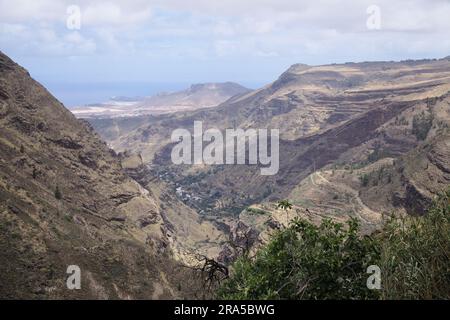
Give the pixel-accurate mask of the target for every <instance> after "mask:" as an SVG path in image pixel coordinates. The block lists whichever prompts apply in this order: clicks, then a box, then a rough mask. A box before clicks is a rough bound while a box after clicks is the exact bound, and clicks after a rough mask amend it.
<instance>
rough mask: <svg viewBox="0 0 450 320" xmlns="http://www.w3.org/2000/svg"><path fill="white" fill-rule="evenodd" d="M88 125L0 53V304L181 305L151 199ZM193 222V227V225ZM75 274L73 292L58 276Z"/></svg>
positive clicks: (180, 273) (185, 286) (183, 284)
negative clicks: (166, 301) (72, 268)
mask: <svg viewBox="0 0 450 320" xmlns="http://www.w3.org/2000/svg"><path fill="white" fill-rule="evenodd" d="M120 160H121V159H120V158H119V157H118V156H117V155H116V154H115V152H114V151H113V150H111V149H109V148H108V147H107V145H106V143H104V142H103V141H101V139H100V138H99V137H98V136H97V134H96V133H95V132H94V131H93V130H92V129H91V127H90V126H89V124H87V123H86V122H84V121H80V120H77V119H76V118H75V117H74V116H73V115H72V114H71V112H69V111H68V110H66V109H65V108H64V106H63V105H62V104H61V103H60V102H58V101H57V100H56V99H55V98H54V97H52V96H51V94H50V93H49V92H48V91H47V90H46V89H45V88H44V87H42V86H41V85H40V84H39V83H37V82H36V81H34V80H33V79H32V78H31V77H30V75H29V74H28V72H27V71H26V70H25V69H23V68H22V67H20V66H18V65H17V64H15V63H14V62H13V61H12V60H10V59H9V58H8V57H7V56H5V55H4V54H3V53H0V228H1V232H0V297H1V298H29V299H35V298H41V299H42V298H53V299H54V298H58V299H60V298H77V299H79V298H83V299H85V298H96V299H117V298H118V299H128V298H149V299H150V298H151V299H161V298H182V297H195V296H196V295H197V293H198V292H200V291H199V290H196V288H197V287H196V285H197V282H196V280H195V278H194V277H193V276H192V274H190V271H188V269H186V268H185V267H183V266H182V265H181V264H180V263H179V262H177V261H176V260H175V259H174V258H173V257H174V254H173V251H172V247H171V240H170V236H171V235H170V232H173V231H174V230H173V228H172V229H171V227H170V225H171V222H170V221H169V220H168V219H167V218H166V215H167V214H166V213H164V209H162V207H161V205H160V201H159V199H158V195H157V194H156V193H153V192H151V191H149V190H146V189H144V188H143V187H142V186H141V185H139V184H138V183H137V182H136V181H134V180H133V179H132V178H130V177H129V176H127V175H126V174H125V172H124V170H123V169H122V165H121V162H120ZM195 222H197V221H193V222H192V223H191V224H194V223H195ZM69 265H78V266H79V267H80V268H81V279H82V283H81V287H82V288H81V290H68V289H67V287H66V279H67V277H68V275H67V274H66V269H67V267H68V266H69Z"/></svg>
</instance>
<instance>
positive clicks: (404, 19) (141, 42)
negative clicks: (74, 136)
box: [0, 0, 450, 106]
mask: <svg viewBox="0 0 450 320" xmlns="http://www.w3.org/2000/svg"><path fill="white" fill-rule="evenodd" d="M449 34H450V0H396V1H393V0H369V1H366V0H354V1H349V0H305V1H301V0H220V1H218V0H189V1H187V0H147V1H145V0H104V1H103V0H97V1H92V0H91V1H87V0H14V1H11V0H0V50H1V51H2V52H4V53H6V54H7V55H9V56H10V57H11V58H12V59H13V60H15V61H16V62H18V63H19V64H21V65H22V66H24V67H25V68H27V69H28V71H29V72H30V73H31V75H32V77H33V78H35V79H36V80H38V81H40V82H41V83H43V84H44V85H45V86H46V87H47V88H48V89H49V90H50V91H51V92H52V93H53V94H54V95H55V96H56V97H57V98H59V99H60V100H61V101H62V102H63V103H65V104H66V105H67V106H74V105H79V104H86V103H94V102H100V101H103V100H105V99H107V98H108V97H110V96H114V95H119V96H143V95H151V94H154V93H156V92H159V91H173V90H178V89H182V88H184V87H186V86H188V85H189V84H191V83H202V82H223V81H234V82H238V83H240V84H243V85H246V86H248V87H251V88H257V87H260V86H262V85H264V84H267V83H270V82H272V81H274V80H275V79H276V78H277V77H278V76H279V75H280V74H281V73H282V72H284V71H285V70H286V69H287V68H288V67H289V66H290V65H292V64H294V63H306V64H311V65H318V64H329V63H341V62H349V61H352V62H358V61H374V60H405V59H422V58H442V57H445V56H449V55H450V36H449Z"/></svg>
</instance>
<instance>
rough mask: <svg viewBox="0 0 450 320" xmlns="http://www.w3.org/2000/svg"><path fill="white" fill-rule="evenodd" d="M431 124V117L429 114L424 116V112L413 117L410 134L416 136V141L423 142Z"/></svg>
mask: <svg viewBox="0 0 450 320" xmlns="http://www.w3.org/2000/svg"><path fill="white" fill-rule="evenodd" d="M432 124H433V117H432V116H431V114H430V115H426V114H425V112H422V113H421V114H419V115H415V116H414V118H413V123H412V133H413V134H414V135H415V136H416V138H417V140H425V139H426V137H427V135H428V131H430V129H431V126H432Z"/></svg>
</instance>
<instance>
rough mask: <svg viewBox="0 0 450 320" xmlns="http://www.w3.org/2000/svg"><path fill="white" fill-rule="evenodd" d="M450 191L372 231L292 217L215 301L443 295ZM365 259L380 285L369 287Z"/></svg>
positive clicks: (449, 247)
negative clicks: (418, 212)
mask: <svg viewBox="0 0 450 320" xmlns="http://www.w3.org/2000/svg"><path fill="white" fill-rule="evenodd" d="M449 220H450V189H449V191H447V192H446V193H444V194H442V195H440V197H439V198H438V199H437V200H436V201H435V202H434V204H433V206H432V207H431V209H430V210H429V212H428V214H427V215H426V216H422V217H420V216H417V217H412V216H408V217H403V218H391V219H389V220H388V221H387V223H386V224H385V226H384V227H383V229H381V230H379V231H377V232H375V233H374V234H373V235H372V236H362V235H360V233H359V231H358V223H357V222H356V220H354V219H351V220H350V221H349V222H348V224H347V226H344V225H342V224H340V223H336V222H332V221H330V220H323V222H322V223H321V224H320V225H319V226H316V225H314V224H312V223H310V222H308V221H306V220H299V219H297V220H294V222H293V223H291V225H290V226H289V227H288V228H286V229H284V230H281V231H279V232H278V233H276V234H275V235H274V237H273V239H272V240H271V241H270V242H269V243H268V244H267V245H265V246H264V247H263V248H262V249H260V250H259V252H258V253H257V254H256V256H255V257H253V258H249V257H242V258H240V259H238V260H237V261H236V262H235V263H234V265H233V266H232V276H231V277H230V279H228V280H227V281H226V282H225V283H223V284H222V286H221V287H220V289H219V290H218V293H217V297H218V298H220V299H375V298H380V299H449V298H450V258H449V254H450V223H449ZM369 265H377V266H379V267H380V270H381V280H382V281H381V289H380V290H369V289H368V288H367V286H366V281H367V278H368V276H369V274H367V273H366V271H367V267H368V266H369Z"/></svg>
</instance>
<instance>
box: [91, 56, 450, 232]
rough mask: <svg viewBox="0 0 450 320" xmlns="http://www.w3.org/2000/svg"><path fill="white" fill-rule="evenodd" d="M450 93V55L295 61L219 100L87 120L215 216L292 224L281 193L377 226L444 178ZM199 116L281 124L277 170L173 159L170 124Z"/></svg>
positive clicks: (325, 212) (313, 210)
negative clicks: (280, 204)
mask: <svg viewBox="0 0 450 320" xmlns="http://www.w3.org/2000/svg"><path fill="white" fill-rule="evenodd" d="M448 92H450V61H449V59H440V60H419V61H403V62H366V63H347V64H342V65H325V66H314V67H313V66H307V65H301V64H298V65H293V66H292V67H291V68H289V69H288V70H287V71H286V72H285V73H283V74H282V75H281V76H280V77H279V78H278V79H277V80H276V81H275V82H273V83H272V84H269V85H267V86H266V87H264V88H261V89H259V90H256V91H254V92H250V93H248V94H246V95H243V96H241V97H239V98H237V99H235V100H233V101H228V102H225V103H224V104H222V105H220V106H218V107H216V108H212V109H208V110H201V111H196V112H182V113H175V114H172V115H165V116H158V117H142V118H140V119H134V120H131V119H105V120H98V121H97V120H94V121H91V123H92V124H93V125H94V127H95V128H96V130H98V132H99V133H100V134H101V135H102V136H103V137H104V138H105V139H106V140H107V141H108V143H109V144H110V145H111V146H112V147H113V148H115V149H117V150H119V151H120V150H126V149H128V150H131V151H133V152H137V153H140V154H141V155H142V157H143V160H144V162H146V163H150V168H151V170H152V172H154V175H156V176H158V177H159V178H160V179H163V180H165V181H166V182H167V183H168V184H169V185H170V186H171V187H172V188H173V190H174V191H175V189H177V190H181V192H180V198H181V199H182V201H184V202H185V203H186V204H188V205H189V206H190V207H192V208H194V209H195V210H196V211H197V212H199V213H200V214H201V215H203V216H206V217H209V218H210V219H211V220H212V221H215V222H216V223H218V224H219V225H221V224H223V223H225V224H226V223H227V222H228V220H229V219H230V218H231V217H235V218H231V220H234V219H240V220H241V221H245V222H246V223H248V224H251V225H254V226H255V227H256V228H259V229H260V231H261V232H263V231H264V230H265V228H266V227H264V228H262V229H261V228H260V227H258V226H260V224H261V223H263V225H266V226H267V224H270V225H279V224H283V223H285V221H283V219H285V217H286V215H285V214H284V212H283V211H280V210H276V208H275V206H274V201H276V200H277V199H282V198H289V199H290V200H291V201H293V202H294V204H295V207H294V212H297V213H298V214H299V215H304V216H306V217H308V218H309V219H311V220H317V219H321V218H323V217H332V218H334V219H337V220H343V219H344V220H345V219H346V218H348V217H349V216H356V217H358V218H359V219H360V220H361V221H362V223H363V226H364V229H365V230H367V231H370V230H373V229H374V228H377V226H379V225H380V223H381V221H382V215H383V214H384V213H392V212H397V211H399V212H408V213H421V212H423V211H424V210H425V208H426V206H427V204H429V202H430V199H431V198H432V197H433V196H434V194H436V192H438V191H439V190H442V189H443V188H445V186H446V185H448V177H447V173H446V170H448V165H449V163H450V158H449V157H448V154H447V152H446V151H444V150H445V149H446V146H447V145H448V131H449V125H450V124H449V120H450V116H449V112H450V111H449V109H450V107H449V95H448ZM196 120H201V121H203V126H204V128H219V129H221V130H224V129H226V128H235V127H239V128H243V129H247V128H279V129H280V133H281V139H282V140H281V142H280V170H279V172H278V174H276V175H274V176H261V175H260V174H259V168H258V167H257V166H249V165H232V166H228V165H223V166H179V165H172V164H171V160H170V152H171V148H172V145H171V144H170V141H169V138H170V134H171V132H172V130H174V129H176V128H186V129H188V130H190V131H192V128H193V122H194V121H196ZM420 159H423V160H421V161H419V160H420ZM419 163H421V164H420V166H419ZM418 166H419V167H420V168H421V167H426V166H428V167H429V168H430V169H429V171H423V170H418V168H419V167H418ZM402 168H405V169H404V170H403V169H402ZM402 170H403V171H402ZM391 171H392V172H391ZM389 172H390V173H389ZM366 180H367V181H366ZM375 180H376V181H375ZM247 207H252V208H254V209H255V210H256V212H259V213H260V215H258V214H257V215H255V214H254V211H255V210H250V211H248V210H247V209H246V208H247ZM294 216H295V214H291V215H290V217H289V219H290V218H293V217H294ZM227 217H230V218H227Z"/></svg>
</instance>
